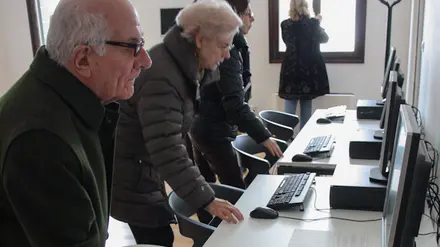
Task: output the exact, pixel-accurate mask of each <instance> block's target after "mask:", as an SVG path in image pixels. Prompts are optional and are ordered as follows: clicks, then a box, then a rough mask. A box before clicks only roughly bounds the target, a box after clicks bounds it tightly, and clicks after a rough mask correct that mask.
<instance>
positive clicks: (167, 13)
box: [160, 8, 182, 35]
mask: <svg viewBox="0 0 440 247" xmlns="http://www.w3.org/2000/svg"><path fill="white" fill-rule="evenodd" d="M181 9H182V8H166V9H160V34H161V35H164V34H165V33H166V32H167V31H168V29H169V28H170V27H171V26H173V25H174V22H175V19H176V16H177V14H178V13H179V11H180V10H181Z"/></svg>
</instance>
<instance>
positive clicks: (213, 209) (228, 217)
mask: <svg viewBox="0 0 440 247" xmlns="http://www.w3.org/2000/svg"><path fill="white" fill-rule="evenodd" d="M206 210H207V211H208V212H209V213H210V214H212V215H215V216H217V217H219V218H220V219H222V220H224V221H226V222H229V223H233V224H237V223H238V222H239V221H242V220H243V215H242V214H241V212H240V210H238V209H237V208H236V207H234V205H232V204H231V203H230V202H228V201H225V200H222V199H218V198H215V199H214V201H212V202H211V203H210V204H209V205H208V206H207V207H206Z"/></svg>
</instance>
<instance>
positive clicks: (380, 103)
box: [376, 99, 385, 105]
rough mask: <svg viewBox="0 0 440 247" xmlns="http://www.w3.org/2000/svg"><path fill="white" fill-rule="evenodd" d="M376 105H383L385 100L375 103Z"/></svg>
mask: <svg viewBox="0 0 440 247" xmlns="http://www.w3.org/2000/svg"><path fill="white" fill-rule="evenodd" d="M376 105H385V100H384V99H381V100H378V101H376Z"/></svg>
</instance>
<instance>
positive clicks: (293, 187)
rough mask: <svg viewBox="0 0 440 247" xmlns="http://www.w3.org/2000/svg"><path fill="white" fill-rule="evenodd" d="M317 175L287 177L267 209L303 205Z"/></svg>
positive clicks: (304, 174) (303, 174) (306, 174)
mask: <svg viewBox="0 0 440 247" xmlns="http://www.w3.org/2000/svg"><path fill="white" fill-rule="evenodd" d="M315 176H316V173H310V172H307V173H299V174H292V175H289V176H287V177H285V178H284V179H283V180H282V181H281V183H280V185H279V186H278V188H277V189H276V191H275V192H274V194H273V195H272V198H271V199H270V201H269V203H268V204H267V207H269V208H272V209H275V210H279V209H285V208H290V207H294V206H297V205H301V204H302V203H303V202H304V199H305V197H306V195H307V192H308V191H309V189H310V186H311V185H312V183H313V180H314V179H315Z"/></svg>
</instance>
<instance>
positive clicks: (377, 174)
mask: <svg viewBox="0 0 440 247" xmlns="http://www.w3.org/2000/svg"><path fill="white" fill-rule="evenodd" d="M370 182H374V183H378V184H383V185H386V184H387V182H388V178H387V177H385V176H384V175H382V172H381V170H380V167H373V168H371V170H370Z"/></svg>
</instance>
